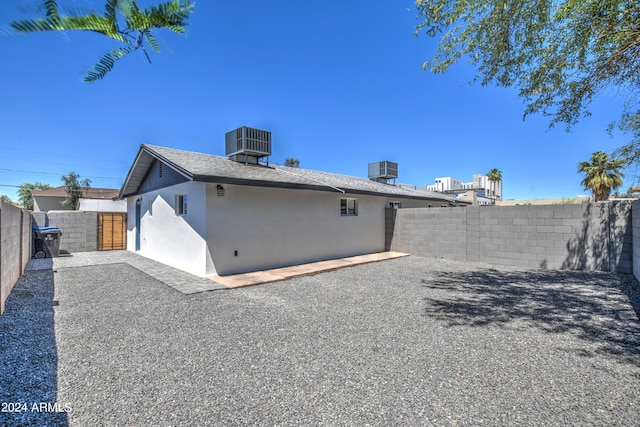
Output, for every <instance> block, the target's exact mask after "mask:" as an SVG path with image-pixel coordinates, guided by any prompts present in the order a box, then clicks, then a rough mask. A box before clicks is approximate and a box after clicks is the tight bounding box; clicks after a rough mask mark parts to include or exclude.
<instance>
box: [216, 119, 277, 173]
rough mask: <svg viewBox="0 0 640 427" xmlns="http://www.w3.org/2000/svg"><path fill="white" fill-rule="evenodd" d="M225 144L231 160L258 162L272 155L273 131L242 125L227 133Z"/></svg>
mask: <svg viewBox="0 0 640 427" xmlns="http://www.w3.org/2000/svg"><path fill="white" fill-rule="evenodd" d="M225 145H226V151H225V152H226V155H227V156H229V158H230V159H231V160H235V161H237V162H242V163H253V164H258V160H259V159H260V158H262V157H268V156H270V155H271V132H269V131H266V130H260V129H254V128H250V127H247V126H242V127H239V128H238V129H235V130H232V131H231V132H227V133H226V134H225Z"/></svg>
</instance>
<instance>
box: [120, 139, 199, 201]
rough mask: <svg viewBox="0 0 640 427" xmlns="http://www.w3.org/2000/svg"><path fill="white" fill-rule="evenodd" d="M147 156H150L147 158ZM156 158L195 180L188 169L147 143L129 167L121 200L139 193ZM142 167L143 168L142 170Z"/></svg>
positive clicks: (121, 190) (121, 192) (121, 191)
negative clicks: (154, 149)
mask: <svg viewBox="0 0 640 427" xmlns="http://www.w3.org/2000/svg"><path fill="white" fill-rule="evenodd" d="M145 156H148V157H147V159H145ZM154 159H155V160H160V161H161V162H163V163H164V164H166V165H167V166H169V167H170V168H172V169H174V170H175V171H176V172H178V173H180V174H181V175H183V176H184V177H185V178H187V179H189V180H193V175H192V174H191V173H190V172H189V171H188V170H186V169H185V168H183V167H181V166H180V165H177V164H176V163H174V162H172V161H170V160H168V159H167V158H165V157H163V156H161V155H160V154H158V153H157V152H155V151H153V150H152V149H150V148H149V147H147V146H146V145H145V144H142V145H141V146H140V149H139V150H138V154H136V158H135V160H134V161H133V164H132V165H131V168H129V172H128V173H127V178H126V179H125V180H124V184H123V185H122V188H121V189H120V192H119V193H118V199H119V200H122V199H126V198H127V197H131V196H135V195H136V194H138V191H139V189H140V186H141V185H142V183H143V182H144V179H145V178H146V176H147V174H148V172H149V168H150V167H151V164H152V163H153V160H154ZM141 168H142V170H140V169H141Z"/></svg>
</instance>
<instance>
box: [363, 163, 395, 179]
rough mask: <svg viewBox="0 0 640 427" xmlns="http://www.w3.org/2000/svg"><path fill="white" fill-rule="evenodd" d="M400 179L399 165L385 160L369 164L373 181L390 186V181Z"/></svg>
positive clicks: (370, 176) (370, 177)
mask: <svg viewBox="0 0 640 427" xmlns="http://www.w3.org/2000/svg"><path fill="white" fill-rule="evenodd" d="M397 177H398V164H397V163H394V162H390V161H388V160H383V161H381V162H373V163H369V179H370V180H372V181H377V182H382V183H384V184H388V183H389V180H390V179H393V180H394V181H395V179H396V178H397Z"/></svg>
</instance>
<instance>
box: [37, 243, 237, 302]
mask: <svg viewBox="0 0 640 427" xmlns="http://www.w3.org/2000/svg"><path fill="white" fill-rule="evenodd" d="M121 263H124V264H129V265H131V266H132V267H134V268H137V269H138V270H140V271H142V272H143V273H146V274H148V275H149V276H151V277H153V278H154V279H156V280H159V281H160V282H162V283H164V284H166V285H167V286H170V287H172V288H173V289H175V290H176V291H178V292H181V293H183V294H196V293H199V292H207V291H216V290H221V289H228V287H227V286H225V285H222V284H220V283H216V282H214V281H212V280H209V279H207V278H205V277H198V276H194V275H193V274H189V273H187V272H184V271H182V270H178V269H177V268H173V267H169V266H168V265H165V264H162V263H160V262H157V261H154V260H152V259H149V258H145V257H143V256H142V255H138V254H136V253H133V252H129V251H98V252H76V253H74V254H71V255H68V256H61V257H58V258H45V259H32V260H31V261H29V264H28V265H27V268H26V269H27V270H47V269H51V268H53V269H58V268H69V267H85V266H90V265H103V264H121Z"/></svg>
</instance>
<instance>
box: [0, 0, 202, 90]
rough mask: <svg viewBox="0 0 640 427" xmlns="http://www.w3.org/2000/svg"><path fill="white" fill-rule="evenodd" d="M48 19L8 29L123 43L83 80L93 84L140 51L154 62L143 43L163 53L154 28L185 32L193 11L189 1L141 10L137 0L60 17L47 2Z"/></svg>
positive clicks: (109, 0)
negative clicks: (77, 34)
mask: <svg viewBox="0 0 640 427" xmlns="http://www.w3.org/2000/svg"><path fill="white" fill-rule="evenodd" d="M44 7H45V10H46V15H47V17H46V18H45V19H43V18H35V19H25V20H20V21H13V22H11V23H10V24H9V25H10V26H11V27H12V28H13V29H14V30H16V31H18V32H20V33H33V32H38V31H69V30H78V31H92V32H95V33H98V34H102V35H105V36H107V37H109V38H112V39H114V40H117V41H118V42H120V43H123V44H124V46H120V47H116V48H114V49H112V50H111V51H110V52H107V53H106V54H105V55H104V56H103V57H102V58H101V59H100V60H99V61H98V63H97V64H96V65H94V67H93V68H92V69H91V71H89V72H88V73H87V75H86V76H85V78H84V80H85V81H86V82H94V81H96V80H99V79H101V78H103V77H104V76H105V75H106V74H107V73H108V72H109V71H111V69H113V66H114V64H115V62H116V61H117V60H119V59H121V58H123V57H124V56H126V55H128V54H129V53H131V52H133V51H135V50H138V49H140V50H141V51H142V52H143V53H144V54H145V56H146V58H147V60H148V61H149V62H151V59H150V58H149V55H148V54H147V51H146V50H145V46H144V42H145V41H146V42H147V44H148V45H149V47H150V48H151V50H153V51H154V52H160V46H159V44H158V41H157V40H156V38H155V36H154V35H153V33H152V32H151V30H152V29H155V28H166V29H168V30H171V31H173V32H176V33H178V34H183V33H184V32H185V28H184V27H185V25H187V22H186V20H187V18H188V17H189V14H190V13H191V12H192V11H193V7H194V4H193V3H191V1H190V0H183V1H180V0H172V1H167V2H164V3H161V4H159V5H157V6H151V7H150V8H149V9H140V8H139V7H138V5H137V4H136V0H106V2H105V12H104V15H97V14H95V13H94V12H91V13H89V14H86V15H78V14H73V15H71V16H65V15H60V13H59V11H58V4H57V3H56V0H44Z"/></svg>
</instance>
